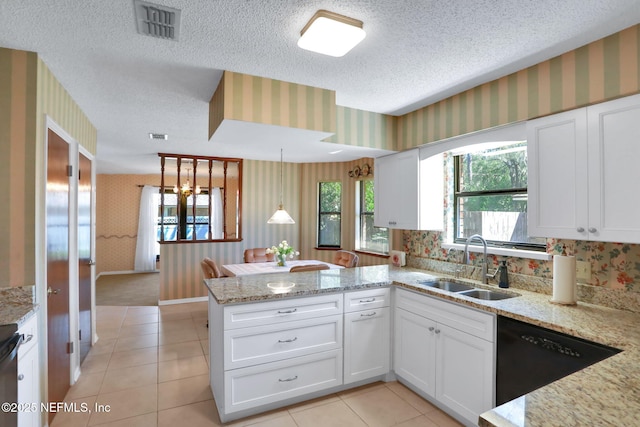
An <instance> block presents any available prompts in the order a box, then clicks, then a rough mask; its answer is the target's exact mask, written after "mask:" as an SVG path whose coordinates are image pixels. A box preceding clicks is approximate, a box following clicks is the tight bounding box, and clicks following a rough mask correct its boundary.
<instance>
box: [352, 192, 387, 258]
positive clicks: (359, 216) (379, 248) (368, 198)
mask: <svg viewBox="0 0 640 427" xmlns="http://www.w3.org/2000/svg"><path fill="white" fill-rule="evenodd" d="M373 200H374V197H373V181H370V180H369V181H358V182H357V183H356V250H359V251H364V252H373V253H378V254H382V255H388V254H389V229H388V228H383V227H376V226H374V225H373V214H374V211H375V206H374V202H373Z"/></svg>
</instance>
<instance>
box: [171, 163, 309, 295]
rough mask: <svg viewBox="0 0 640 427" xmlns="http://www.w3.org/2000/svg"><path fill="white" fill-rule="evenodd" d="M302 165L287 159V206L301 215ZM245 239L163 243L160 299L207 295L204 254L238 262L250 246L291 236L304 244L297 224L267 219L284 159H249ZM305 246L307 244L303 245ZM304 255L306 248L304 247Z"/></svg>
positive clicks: (245, 179)
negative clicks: (280, 222) (202, 261)
mask: <svg viewBox="0 0 640 427" xmlns="http://www.w3.org/2000/svg"><path fill="white" fill-rule="evenodd" d="M300 168H301V166H300V165H299V164H296V163H284V164H283V175H284V186H283V200H284V206H285V208H286V209H287V211H288V212H289V214H291V216H292V217H293V218H294V219H296V220H297V219H298V218H300V207H299V204H298V203H297V199H298V195H299V194H300ZM242 181H243V190H242V239H243V240H242V241H241V242H228V243H227V242H223V243H190V244H164V245H161V248H160V299H161V300H173V299H180V298H194V297H202V296H206V292H205V291H206V289H205V287H204V285H202V273H201V271H200V261H201V260H202V258H204V257H205V256H208V257H210V258H212V259H214V260H215V261H216V262H218V263H219V264H229V263H239V262H242V260H243V258H242V257H243V253H244V250H245V249H247V248H255V247H267V246H271V245H274V244H277V243H278V242H280V241H281V240H287V241H288V242H290V243H291V244H292V245H293V246H294V247H296V248H299V247H300V238H299V230H298V226H297V225H268V224H267V220H268V219H269V218H270V217H271V215H273V212H275V210H276V208H277V207H278V203H279V199H280V163H279V162H263V161H256V160H244V161H243V172H242ZM301 252H302V250H301ZM302 255H303V256H304V253H302Z"/></svg>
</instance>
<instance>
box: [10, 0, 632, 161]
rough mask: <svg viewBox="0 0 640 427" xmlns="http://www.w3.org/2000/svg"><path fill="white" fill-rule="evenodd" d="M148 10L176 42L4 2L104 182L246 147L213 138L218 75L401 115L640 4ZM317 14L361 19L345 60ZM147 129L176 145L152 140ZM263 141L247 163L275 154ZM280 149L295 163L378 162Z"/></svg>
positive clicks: (129, 21)
mask: <svg viewBox="0 0 640 427" xmlns="http://www.w3.org/2000/svg"><path fill="white" fill-rule="evenodd" d="M153 2H154V3H158V4H164V5H167V6H170V7H174V8H177V9H181V10H182V25H181V30H180V40H179V41H177V42H173V41H165V40H159V39H154V38H151V37H147V36H142V35H139V34H137V32H136V29H135V21H134V16H133V11H134V8H133V0H91V1H82V0H54V1H52V0H30V1H24V0H2V1H0V46H3V47H9V48H15V49H23V50H31V51H35V52H38V53H39V54H40V56H41V58H42V59H43V60H44V62H45V63H46V64H47V65H48V66H49V68H50V69H51V71H52V72H53V73H54V75H55V76H56V77H57V78H58V80H59V81H60V82H61V83H62V84H63V86H64V87H65V88H66V89H67V91H68V92H69V93H70V94H71V96H72V97H73V98H74V99H75V100H76V102H77V103H78V104H79V105H80V107H81V108H82V109H83V111H84V112H85V113H86V114H87V116H88V117H89V119H90V120H91V121H92V123H94V125H95V126H96V127H97V129H98V155H97V159H98V171H99V172H102V173H115V172H128V171H130V172H131V171H136V172H138V173H140V172H154V171H155V170H157V167H158V166H157V165H158V161H157V156H156V154H155V153H157V152H158V151H164V152H180V153H193V154H203V155H205V154H206V155H234V153H235V152H240V151H238V150H239V149H241V148H242V144H241V143H238V141H235V142H234V143H233V144H231V143H225V142H210V141H208V140H207V129H208V127H207V126H208V125H207V120H208V104H207V103H208V101H209V99H210V98H211V95H212V94H213V92H214V90H215V88H216V86H217V84H218V81H219V79H220V76H221V73H222V70H232V71H237V72H241V73H246V74H252V75H257V76H263V77H269V78H275V79H280V80H285V81H290V82H294V83H301V84H305V85H310V86H316V87H321V88H326V89H332V90H335V91H336V99H337V103H338V104H340V105H344V106H348V107H353V108H359V109H363V110H368V111H376V112H381V113H389V114H403V113H405V112H408V111H411V110H415V109H416V108H419V107H421V106H424V105H428V104H430V103H432V102H434V101H437V100H440V99H443V98H445V97H447V96H450V95H452V94H454V93H457V92H460V91H462V90H465V89H468V88H471V87H473V86H475V85H477V84H480V83H483V82H486V81H490V80H493V79H495V78H497V77H500V76H502V75H505V74H508V73H511V72H514V71H517V70H519V69H522V68H524V67H526V66H529V65H532V64H535V63H537V62H540V61H542V60H545V59H548V58H551V57H553V56H556V55H558V54H561V53H563V52H566V51H567V50H571V49H573V48H576V47H578V46H582V45H584V44H587V43H589V42H591V41H593V40H597V39H599V38H602V37H604V36H607V35H609V34H612V33H614V32H617V31H619V30H621V29H623V28H626V27H629V26H631V25H633V24H636V23H638V22H640V2H639V1H638V0H529V1H527V0H449V1H435V0H401V1H396V0H358V1H355V0H354V1H338V0H332V1H329V0H324V1H299V0H155V1H153ZM318 9H327V10H331V11H334V12H337V13H341V14H344V15H347V16H350V17H353V18H357V19H360V20H362V21H363V22H364V29H365V31H366V32H367V37H366V38H365V40H364V41H363V42H362V43H361V44H360V45H358V46H357V47H356V48H355V49H354V50H352V51H351V52H350V53H348V54H347V55H346V56H344V57H342V58H333V57H328V56H322V55H318V54H315V53H312V52H308V51H305V50H302V49H299V48H298V47H297V46H296V41H297V38H298V35H299V32H300V29H302V27H303V26H304V25H305V24H306V22H307V21H308V19H309V18H310V17H311V16H312V15H313V14H314V13H315V11H316V10H318ZM148 132H158V133H168V134H169V135H170V137H169V138H170V139H169V141H164V142H162V143H158V142H157V141H151V140H149V139H148V136H147V133H148ZM272 144H277V143H272ZM269 145H270V144H262V145H260V144H257V147H258V148H256V149H252V150H251V154H250V156H249V155H248V156H245V157H247V158H263V159H265V160H277V159H279V150H278V149H274V147H269ZM278 145H281V146H284V149H285V160H288V161H319V160H323V161H330V160H349V159H353V158H357V157H363V156H368V155H374V156H375V155H379V154H380V153H379V152H369V151H367V150H366V149H361V150H356V151H354V150H346V151H347V153H345V154H342V153H340V154H337V155H334V157H331V155H328V154H323V155H319V154H318V152H317V151H315V150H303V149H301V147H302V145H301V144H300V143H297V142H296V141H293V140H291V141H283V142H282V143H280V144H278ZM276 148H279V147H276ZM315 148H316V149H317V150H319V151H324V152H325V153H326V152H328V151H333V150H335V145H332V144H318V145H317V146H315ZM245 151H246V150H245ZM147 164H149V165H151V166H146V165H147Z"/></svg>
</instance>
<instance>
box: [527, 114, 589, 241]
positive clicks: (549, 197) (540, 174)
mask: <svg viewBox="0 0 640 427" xmlns="http://www.w3.org/2000/svg"><path fill="white" fill-rule="evenodd" d="M527 152H528V153H527V154H528V162H529V165H528V184H527V185H528V193H529V194H528V196H529V197H528V206H527V216H528V218H527V221H528V231H529V235H530V236H535V237H561V238H567V239H585V238H587V237H588V228H589V226H588V214H587V212H588V189H587V181H588V178H589V177H588V173H587V113H586V109H584V108H581V109H578V110H572V111H567V112H565V113H560V114H554V115H552V116H547V117H542V118H540V119H536V120H530V121H529V122H527Z"/></svg>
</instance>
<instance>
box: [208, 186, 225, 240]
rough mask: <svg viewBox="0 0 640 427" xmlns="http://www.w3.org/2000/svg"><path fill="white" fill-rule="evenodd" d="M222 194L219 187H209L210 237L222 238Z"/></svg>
mask: <svg viewBox="0 0 640 427" xmlns="http://www.w3.org/2000/svg"><path fill="white" fill-rule="evenodd" d="M222 214H223V212H222V195H221V194H220V189H219V188H217V187H216V188H212V189H211V218H209V223H210V224H211V234H212V236H211V238H212V239H222V238H223V237H224V236H223V235H222V218H223V216H224V215H222Z"/></svg>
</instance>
